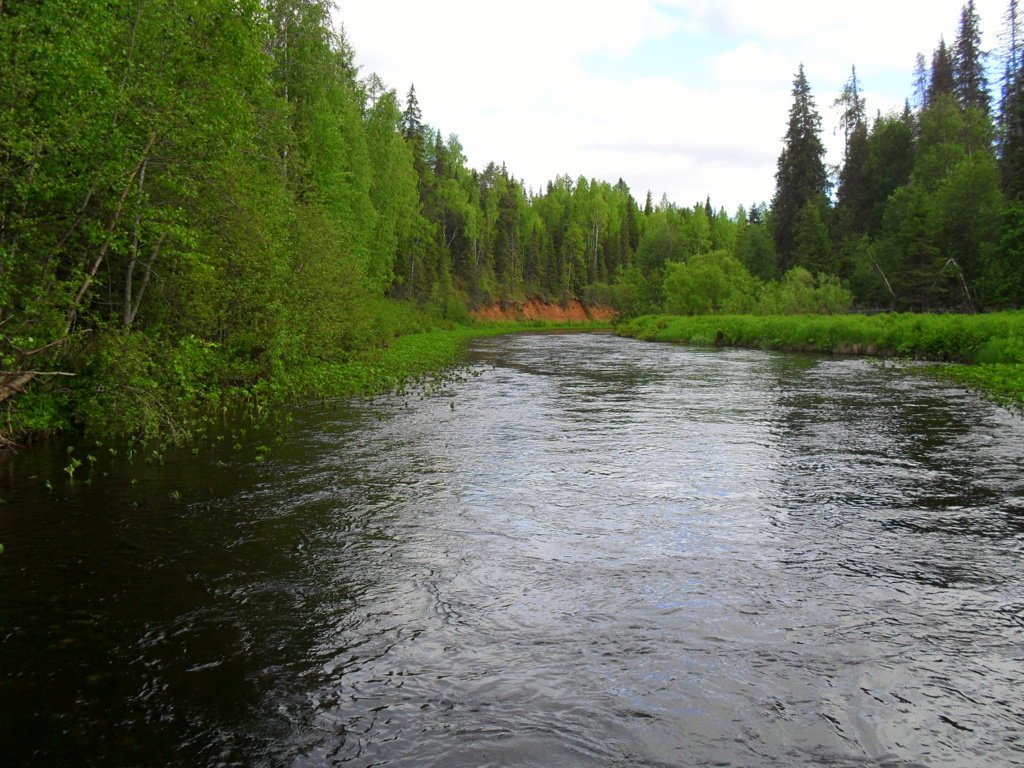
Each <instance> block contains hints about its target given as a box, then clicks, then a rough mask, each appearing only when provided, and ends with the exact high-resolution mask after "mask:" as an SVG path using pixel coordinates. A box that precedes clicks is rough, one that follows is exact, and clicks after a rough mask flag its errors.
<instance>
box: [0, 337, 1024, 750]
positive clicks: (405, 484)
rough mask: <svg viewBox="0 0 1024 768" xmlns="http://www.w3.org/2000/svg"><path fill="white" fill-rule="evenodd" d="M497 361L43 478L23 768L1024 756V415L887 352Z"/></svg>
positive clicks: (25, 515) (542, 345) (2, 573)
mask: <svg viewBox="0 0 1024 768" xmlns="http://www.w3.org/2000/svg"><path fill="white" fill-rule="evenodd" d="M474 360H475V363H476V368H475V371H476V373H478V374H479V375H477V376H472V377H468V378H467V379H466V380H465V381H461V382H454V383H450V384H448V385H446V387H445V388H444V389H443V391H442V392H441V394H439V395H435V396H433V397H428V398H426V399H420V398H418V397H407V398H390V399H383V400H380V401H377V402H374V403H371V404H368V405H365V407H358V408H348V407H346V408H341V409H337V408H336V409H334V410H329V409H323V408H320V409H317V408H310V409H306V410H303V411H299V412H297V413H296V419H295V421H294V422H293V423H292V424H291V425H290V426H289V427H287V428H286V429H284V434H283V435H281V437H282V438H284V440H283V442H279V443H275V442H274V441H273V438H274V433H273V430H263V431H260V432H257V433H252V432H250V433H248V434H246V435H242V434H240V432H238V431H237V429H236V432H235V434H234V436H231V435H230V434H228V436H227V439H225V441H224V443H223V448H222V449H217V450H213V449H209V450H204V451H203V452H202V453H200V455H199V456H198V457H194V456H192V455H191V454H190V453H189V452H188V451H184V452H182V453H180V454H172V455H169V456H167V457H166V461H165V463H164V464H162V465H161V464H150V463H146V462H144V461H141V460H140V459H139V458H138V457H136V458H135V459H134V460H133V461H130V462H129V461H128V459H127V457H126V456H125V455H124V452H123V450H122V451H121V452H120V453H119V454H118V456H116V457H111V456H110V455H109V450H108V449H107V448H106V447H91V448H89V449H88V450H89V451H90V452H91V455H94V456H95V457H96V461H95V462H91V461H89V460H87V459H84V463H83V467H81V468H79V469H78V470H77V471H76V473H75V477H74V482H69V478H68V476H67V474H65V473H64V472H63V471H62V468H63V467H64V466H65V465H66V464H67V463H68V462H67V454H66V453H65V450H64V449H63V448H51V449H44V450H39V451H35V452H30V453H26V454H23V455H21V456H19V457H17V458H16V459H15V460H14V461H13V462H11V463H9V464H7V465H6V466H5V467H4V468H3V471H4V472H5V473H6V477H4V479H2V480H0V497H2V498H3V499H5V501H6V503H5V504H4V505H2V506H0V542H3V544H4V545H5V546H6V548H7V551H6V553H5V554H3V555H0V643H2V645H0V763H3V764H4V765H19V766H20V765H26V766H29V765H31V766H62V765H67V766H93V765H95V766H215V765H224V766H295V767H300V766H301V767H306V766H328V765H350V766H371V765H372V766H385V765H386V766H545V767H546V766H705V765H706V766H712V765H713V766H786V767H789V766H818V765H820V766H919V765H923V766H963V767H964V768H977V767H979V766H1012V765H1022V764H1024V725H1022V723H1024V685H1022V683H1024V570H1022V561H1024V479H1022V478H1024V472H1022V469H1024V422H1022V420H1021V418H1020V417H1019V416H1014V415H1013V414H1011V413H1009V412H1007V411H1005V410H1001V409H999V408H997V407H995V406H992V405H990V404H988V403H986V402H984V401H982V400H980V399H979V398H977V397H976V396H973V395H969V394H966V393H964V392H962V391H960V390H956V389H951V388H949V387H947V386H946V385H943V384H938V383H935V382H931V381H928V380H924V379H920V378H917V377H907V376H904V375H902V374H900V373H897V372H893V371H891V370H879V369H877V368H875V367H873V366H872V365H871V364H869V363H867V362H864V361H858V360H831V359H824V358H810V357H799V356H787V355H777V354H764V353H760V352H751V351H702V350H692V349H685V348H681V347H673V346H663V345H653V344H644V343H639V342H632V341H627V340H623V339H616V338H614V337H611V336H606V335H563V336H515V337H505V338H499V339H494V340H489V341H482V342H479V343H478V344H477V345H476V348H475V352H474ZM236 444H237V445H238V449H235V448H234V445H236ZM259 445H267V446H268V447H270V448H271V450H270V452H269V455H268V458H267V460H266V461H263V462H258V461H255V460H254V457H255V456H256V455H257V454H256V448H257V447H258V446H259ZM85 452H86V449H85V448H84V447H78V448H76V449H75V452H74V454H73V455H76V456H83V457H84V455H85ZM90 467H91V468H90ZM47 482H49V484H50V485H51V486H52V490H48V489H47V488H46V483H47Z"/></svg>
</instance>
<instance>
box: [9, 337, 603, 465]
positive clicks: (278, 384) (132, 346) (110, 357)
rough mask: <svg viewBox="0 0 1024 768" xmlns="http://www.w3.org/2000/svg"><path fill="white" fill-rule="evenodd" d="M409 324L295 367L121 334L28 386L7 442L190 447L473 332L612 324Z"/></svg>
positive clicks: (443, 365)
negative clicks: (124, 441)
mask: <svg viewBox="0 0 1024 768" xmlns="http://www.w3.org/2000/svg"><path fill="white" fill-rule="evenodd" d="M430 326H431V324H430V323H429V322H426V321H423V322H422V323H419V328H417V327H416V326H415V325H411V324H410V325H406V326H405V327H404V328H402V329H401V330H399V331H397V332H396V333H395V335H390V334H387V335H385V336H382V338H381V339H380V340H379V341H378V343H377V344H375V345H373V346H369V347H364V348H362V349H357V350H352V351H349V352H346V353H340V354H337V355H335V356H333V357H328V358H325V357H324V356H319V355H316V354H313V353H312V352H313V351H312V350H311V354H308V355H306V356H304V357H303V358H301V359H299V360H294V359H293V361H292V362H291V363H290V364H287V365H285V364H280V363H271V364H262V365H257V364H246V363H245V362H244V361H243V363H239V361H237V360H230V359H228V357H227V355H225V353H224V352H223V350H221V349H219V348H218V347H217V346H216V345H213V344H210V343H206V342H202V341H200V340H197V339H194V338H191V337H189V338H185V339H180V340H178V341H177V342H174V343H170V342H166V341H161V340H159V339H154V338H152V337H149V336H147V335H145V334H121V335H111V336H110V337H108V338H106V339H104V340H102V341H101V342H99V343H97V345H96V348H95V349H94V350H92V354H91V357H90V360H89V364H88V365H86V366H83V368H82V369H81V371H79V372H77V374H78V375H76V376H75V377H74V378H72V379H69V380H68V381H70V383H69V384H64V383H63V382H61V384H62V386H60V387H59V388H57V387H46V386H45V383H42V382H41V386H37V387H34V388H30V389H29V390H28V391H27V392H25V393H24V394H22V395H20V396H19V397H18V398H12V399H11V400H10V401H8V402H7V403H5V408H6V411H5V413H4V418H3V419H2V420H0V448H2V447H5V446H6V447H9V448H12V447H17V446H19V445H24V444H26V443H30V442H32V441H33V440H36V439H40V438H45V437H47V436H51V435H55V434H60V433H74V432H84V433H86V434H89V435H91V436H102V437H104V438H108V437H109V438H129V439H143V440H148V441H154V442H158V443H163V444H183V443H187V442H189V441H190V440H192V439H193V438H195V437H201V435H202V434H203V433H204V432H205V428H206V424H207V423H208V422H209V421H210V420H211V419H212V418H215V417H216V418H220V417H222V416H223V415H224V414H227V413H235V414H239V415H241V416H243V417H245V416H248V417H251V418H263V417H265V416H267V415H269V414H270V413H272V412H273V411H274V410H275V409H277V408H280V407H281V406H283V405H285V404H289V403H300V402H304V401H309V400H315V399H333V398H343V397H369V396H372V395H375V394H379V393H383V392H388V391H396V390H398V391H401V390H402V389H404V388H407V387H410V386H415V385H417V384H420V383H426V382H427V380H429V379H430V378H431V377H440V376H442V375H443V372H444V371H446V370H447V369H450V368H451V367H452V366H454V365H456V364H457V363H458V362H459V361H460V360H461V359H462V357H463V355H464V351H465V348H466V345H467V344H468V342H469V341H470V340H471V339H473V338H479V337H484V336H495V335H500V334H505V333H517V332H525V331H535V330H578V329H597V328H610V325H609V324H608V323H601V322H598V321H594V320H585V321H581V322H573V321H568V320H567V321H562V322H549V321H542V320H534V321H520V322H513V321H506V322H470V323H468V324H467V323H462V324H447V326H441V327H430Z"/></svg>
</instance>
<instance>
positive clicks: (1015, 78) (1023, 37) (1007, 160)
mask: <svg viewBox="0 0 1024 768" xmlns="http://www.w3.org/2000/svg"><path fill="white" fill-rule="evenodd" d="M1022 22H1024V19H1022V18H1021V14H1020V12H1019V10H1018V4H1017V0H1010V3H1009V7H1008V8H1007V13H1006V29H1005V31H1004V34H1003V40H1004V45H1005V48H1004V54H1003V66H1004V75H1003V88H1002V98H1001V99H1000V105H999V167H1000V171H1001V172H1002V178H1003V190H1004V192H1005V193H1006V195H1007V196H1008V197H1009V198H1010V199H1011V200H1024V34H1022V30H1021V25H1022Z"/></svg>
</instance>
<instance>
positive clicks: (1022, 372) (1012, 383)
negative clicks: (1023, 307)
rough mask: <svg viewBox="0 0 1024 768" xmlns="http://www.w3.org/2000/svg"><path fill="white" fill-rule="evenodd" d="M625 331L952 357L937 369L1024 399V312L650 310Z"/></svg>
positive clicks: (703, 341) (673, 338) (640, 335)
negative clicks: (709, 312) (780, 313)
mask: <svg viewBox="0 0 1024 768" xmlns="http://www.w3.org/2000/svg"><path fill="white" fill-rule="evenodd" d="M617 332H618V333H619V335H621V336H628V337H631V338H636V339H643V340H648V341H668V342H679V343H686V344H696V345H707V346H711V345H713V346H738V347H753V348H758V349H776V350H785V351H792V352H822V353H832V354H850V355H870V356H876V357H905V358H913V359H916V360H929V361H935V362H951V363H957V364H956V365H949V366H930V367H929V368H928V369H927V370H928V372H929V373H933V374H935V375H939V376H941V377H943V378H947V379H949V380H951V381H956V382H957V383H960V384H963V385H964V386H968V387H972V388H974V389H978V390H981V391H983V392H985V393H987V394H989V395H990V396H992V397H994V398H996V399H998V400H1000V401H1001V402H1006V403H1014V404H1016V405H1022V406H1024V312H999V313H992V314H985V315H929V314H884V315H873V316H865V315H791V316H775V315H770V316H754V315H714V316H671V315H646V316H644V317H638V318H634V319H632V320H629V321H627V322H625V323H622V324H621V325H620V326H619V327H618V328H617Z"/></svg>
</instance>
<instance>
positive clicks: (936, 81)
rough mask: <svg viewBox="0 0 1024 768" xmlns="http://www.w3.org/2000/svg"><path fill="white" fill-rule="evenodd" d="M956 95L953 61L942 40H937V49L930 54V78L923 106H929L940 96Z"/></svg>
mask: <svg viewBox="0 0 1024 768" xmlns="http://www.w3.org/2000/svg"><path fill="white" fill-rule="evenodd" d="M954 93H956V80H955V78H954V76H953V59H952V56H951V55H950V52H949V48H948V47H947V46H946V41H945V40H944V39H941V38H940V39H939V47H938V48H936V49H935V53H934V54H932V76H931V80H930V81H929V83H928V98H927V100H926V105H925V106H929V107H930V106H931V105H932V104H934V103H935V102H936V100H938V98H939V97H940V96H942V95H952V94H954Z"/></svg>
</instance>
